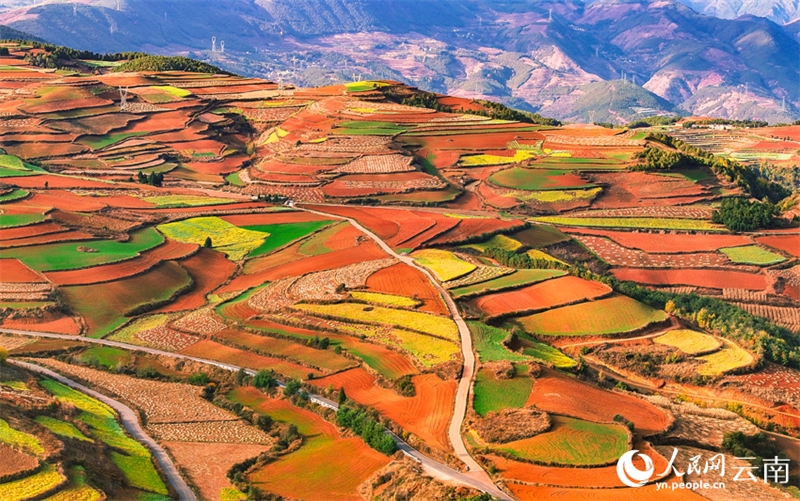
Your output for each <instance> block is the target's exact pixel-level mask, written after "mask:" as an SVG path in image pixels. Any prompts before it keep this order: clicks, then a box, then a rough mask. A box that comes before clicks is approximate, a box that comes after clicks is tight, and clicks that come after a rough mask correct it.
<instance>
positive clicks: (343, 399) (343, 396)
mask: <svg viewBox="0 0 800 501" xmlns="http://www.w3.org/2000/svg"><path fill="white" fill-rule="evenodd" d="M345 402H347V394H346V393H345V392H344V386H342V389H341V390H339V407H341V406H343V405H344V403H345Z"/></svg>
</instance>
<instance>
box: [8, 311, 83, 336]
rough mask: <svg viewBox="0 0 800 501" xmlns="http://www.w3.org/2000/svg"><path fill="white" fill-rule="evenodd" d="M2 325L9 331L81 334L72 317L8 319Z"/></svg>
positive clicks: (79, 327)
mask: <svg viewBox="0 0 800 501" xmlns="http://www.w3.org/2000/svg"><path fill="white" fill-rule="evenodd" d="M0 325H2V326H3V327H6V328H8V329H20V330H29V331H41V332H56V333H58V334H71V335H78V334H80V333H81V326H80V325H78V324H76V323H75V320H73V319H72V317H58V318H53V317H52V316H45V317H44V318H16V319H10V318H6V319H5V320H3V323H2V324H0Z"/></svg>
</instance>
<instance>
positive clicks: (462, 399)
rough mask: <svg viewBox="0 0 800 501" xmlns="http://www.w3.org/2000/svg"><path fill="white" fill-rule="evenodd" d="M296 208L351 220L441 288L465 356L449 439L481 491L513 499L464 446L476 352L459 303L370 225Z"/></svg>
mask: <svg viewBox="0 0 800 501" xmlns="http://www.w3.org/2000/svg"><path fill="white" fill-rule="evenodd" d="M295 208H296V209H300V210H303V211H306V212H310V213H313V214H317V215H319V216H324V217H330V218H336V219H340V220H344V221H347V222H349V223H350V224H351V225H353V226H354V227H355V228H357V229H358V230H359V231H361V232H362V233H364V234H365V235H367V236H368V237H369V238H371V239H372V240H373V241H375V243H376V244H378V245H379V246H380V247H381V249H383V251H384V252H386V253H387V254H389V255H390V256H392V257H394V258H396V259H398V260H399V261H401V262H403V263H405V264H407V265H409V266H411V267H413V268H414V269H416V270H419V271H420V272H422V273H423V274H424V275H425V276H426V277H427V278H428V280H429V281H430V282H431V284H433V286H434V287H436V290H438V291H439V294H440V295H441V296H442V299H444V302H445V304H447V308H448V309H449V310H450V316H451V317H452V318H453V320H454V321H455V323H456V325H457V326H458V333H459V335H460V337H461V353H462V355H463V356H464V368H463V370H462V371H461V379H460V380H459V381H458V391H457V392H456V401H455V408H454V409H453V419H452V420H451V421H450V428H449V430H448V436H449V438H450V443H451V444H452V446H453V450H454V451H455V453H456V456H457V457H458V458H459V459H460V460H461V461H462V462H463V463H464V464H465V465H467V473H466V475H469V476H470V477H472V478H474V479H475V480H476V481H477V482H480V483H481V484H483V487H482V488H481V490H483V491H484V492H487V493H489V494H491V495H492V496H496V497H498V498H500V499H504V500H505V499H512V498H510V497H509V496H508V494H506V493H505V492H503V491H502V490H500V489H498V488H497V486H496V485H494V482H492V479H491V478H490V477H489V474H487V473H486V471H484V469H483V468H481V466H480V465H479V464H478V462H477V461H475V459H473V457H472V456H470V455H469V452H468V451H467V447H466V446H465V445H464V439H463V438H462V437H461V426H462V424H463V422H464V417H465V416H466V413H467V404H468V403H469V394H470V391H471V390H472V380H473V379H474V377H475V353H474V352H473V351H472V335H471V334H470V331H469V328H468V327H467V323H466V322H465V321H464V319H463V318H462V317H461V314H460V313H459V312H458V308H457V307H456V302H455V301H454V300H453V298H452V297H450V294H448V293H447V290H445V288H444V287H442V286H441V284H439V282H438V281H437V280H436V279H435V278H434V276H433V274H431V272H430V271H428V269H427V268H424V267H422V266H420V265H418V264H417V263H416V262H415V261H414V259H412V258H411V257H409V256H403V255H400V254H398V253H397V252H395V251H394V249H392V248H391V247H390V246H389V245H388V244H387V243H386V242H384V241H383V240H382V239H381V238H380V237H378V235H376V234H375V233H373V232H371V231H370V230H368V229H367V228H365V227H364V226H362V225H361V223H359V222H358V221H356V220H354V219H352V218H348V217H344V216H338V215H336V214H329V213H327V212H322V211H319V210H313V209H306V208H303V207H295Z"/></svg>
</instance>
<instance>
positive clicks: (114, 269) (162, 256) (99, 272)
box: [46, 240, 197, 297]
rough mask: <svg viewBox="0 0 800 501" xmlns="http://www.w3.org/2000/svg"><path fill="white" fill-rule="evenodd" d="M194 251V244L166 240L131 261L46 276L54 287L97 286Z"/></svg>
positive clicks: (141, 271)
mask: <svg viewBox="0 0 800 501" xmlns="http://www.w3.org/2000/svg"><path fill="white" fill-rule="evenodd" d="M195 250H197V245H196V244H184V243H180V242H175V241H172V240H167V241H166V242H164V243H163V244H161V245H159V246H158V247H155V248H154V249H152V250H148V251H146V252H143V253H142V254H140V255H139V256H136V257H134V258H132V259H126V260H125V261H120V262H118V263H112V264H106V265H102V266H94V267H92V268H86V269H80V270H67V271H51V272H49V273H47V274H46V275H47V279H48V280H50V281H51V282H53V283H54V284H56V285H86V284H99V283H102V282H110V281H112V280H118V279H120V278H126V277H131V276H134V275H138V274H139V273H144V272H145V271H147V270H150V269H152V268H153V267H155V266H157V265H158V264H159V263H161V262H163V261H168V260H170V259H180V258H183V257H186V256H187V255H188V254H191V253H192V252H194V251H195ZM181 297H184V296H181Z"/></svg>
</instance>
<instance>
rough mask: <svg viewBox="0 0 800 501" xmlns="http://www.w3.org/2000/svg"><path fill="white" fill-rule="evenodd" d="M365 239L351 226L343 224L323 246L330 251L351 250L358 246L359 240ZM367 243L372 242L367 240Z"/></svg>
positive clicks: (364, 236)
mask: <svg viewBox="0 0 800 501" xmlns="http://www.w3.org/2000/svg"><path fill="white" fill-rule="evenodd" d="M366 238H367V236H366V235H364V234H363V233H362V232H361V230H359V229H358V228H356V227H355V226H353V225H352V224H344V225H342V226H341V227H340V228H339V230H338V231H336V232H334V233H333V235H331V236H329V237H328V238H327V239H326V240H325V243H324V244H323V245H324V246H325V248H326V249H329V250H331V251H337V250H344V249H352V248H353V247H357V246H358V240H359V239H366ZM369 242H370V243H372V240H369Z"/></svg>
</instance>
